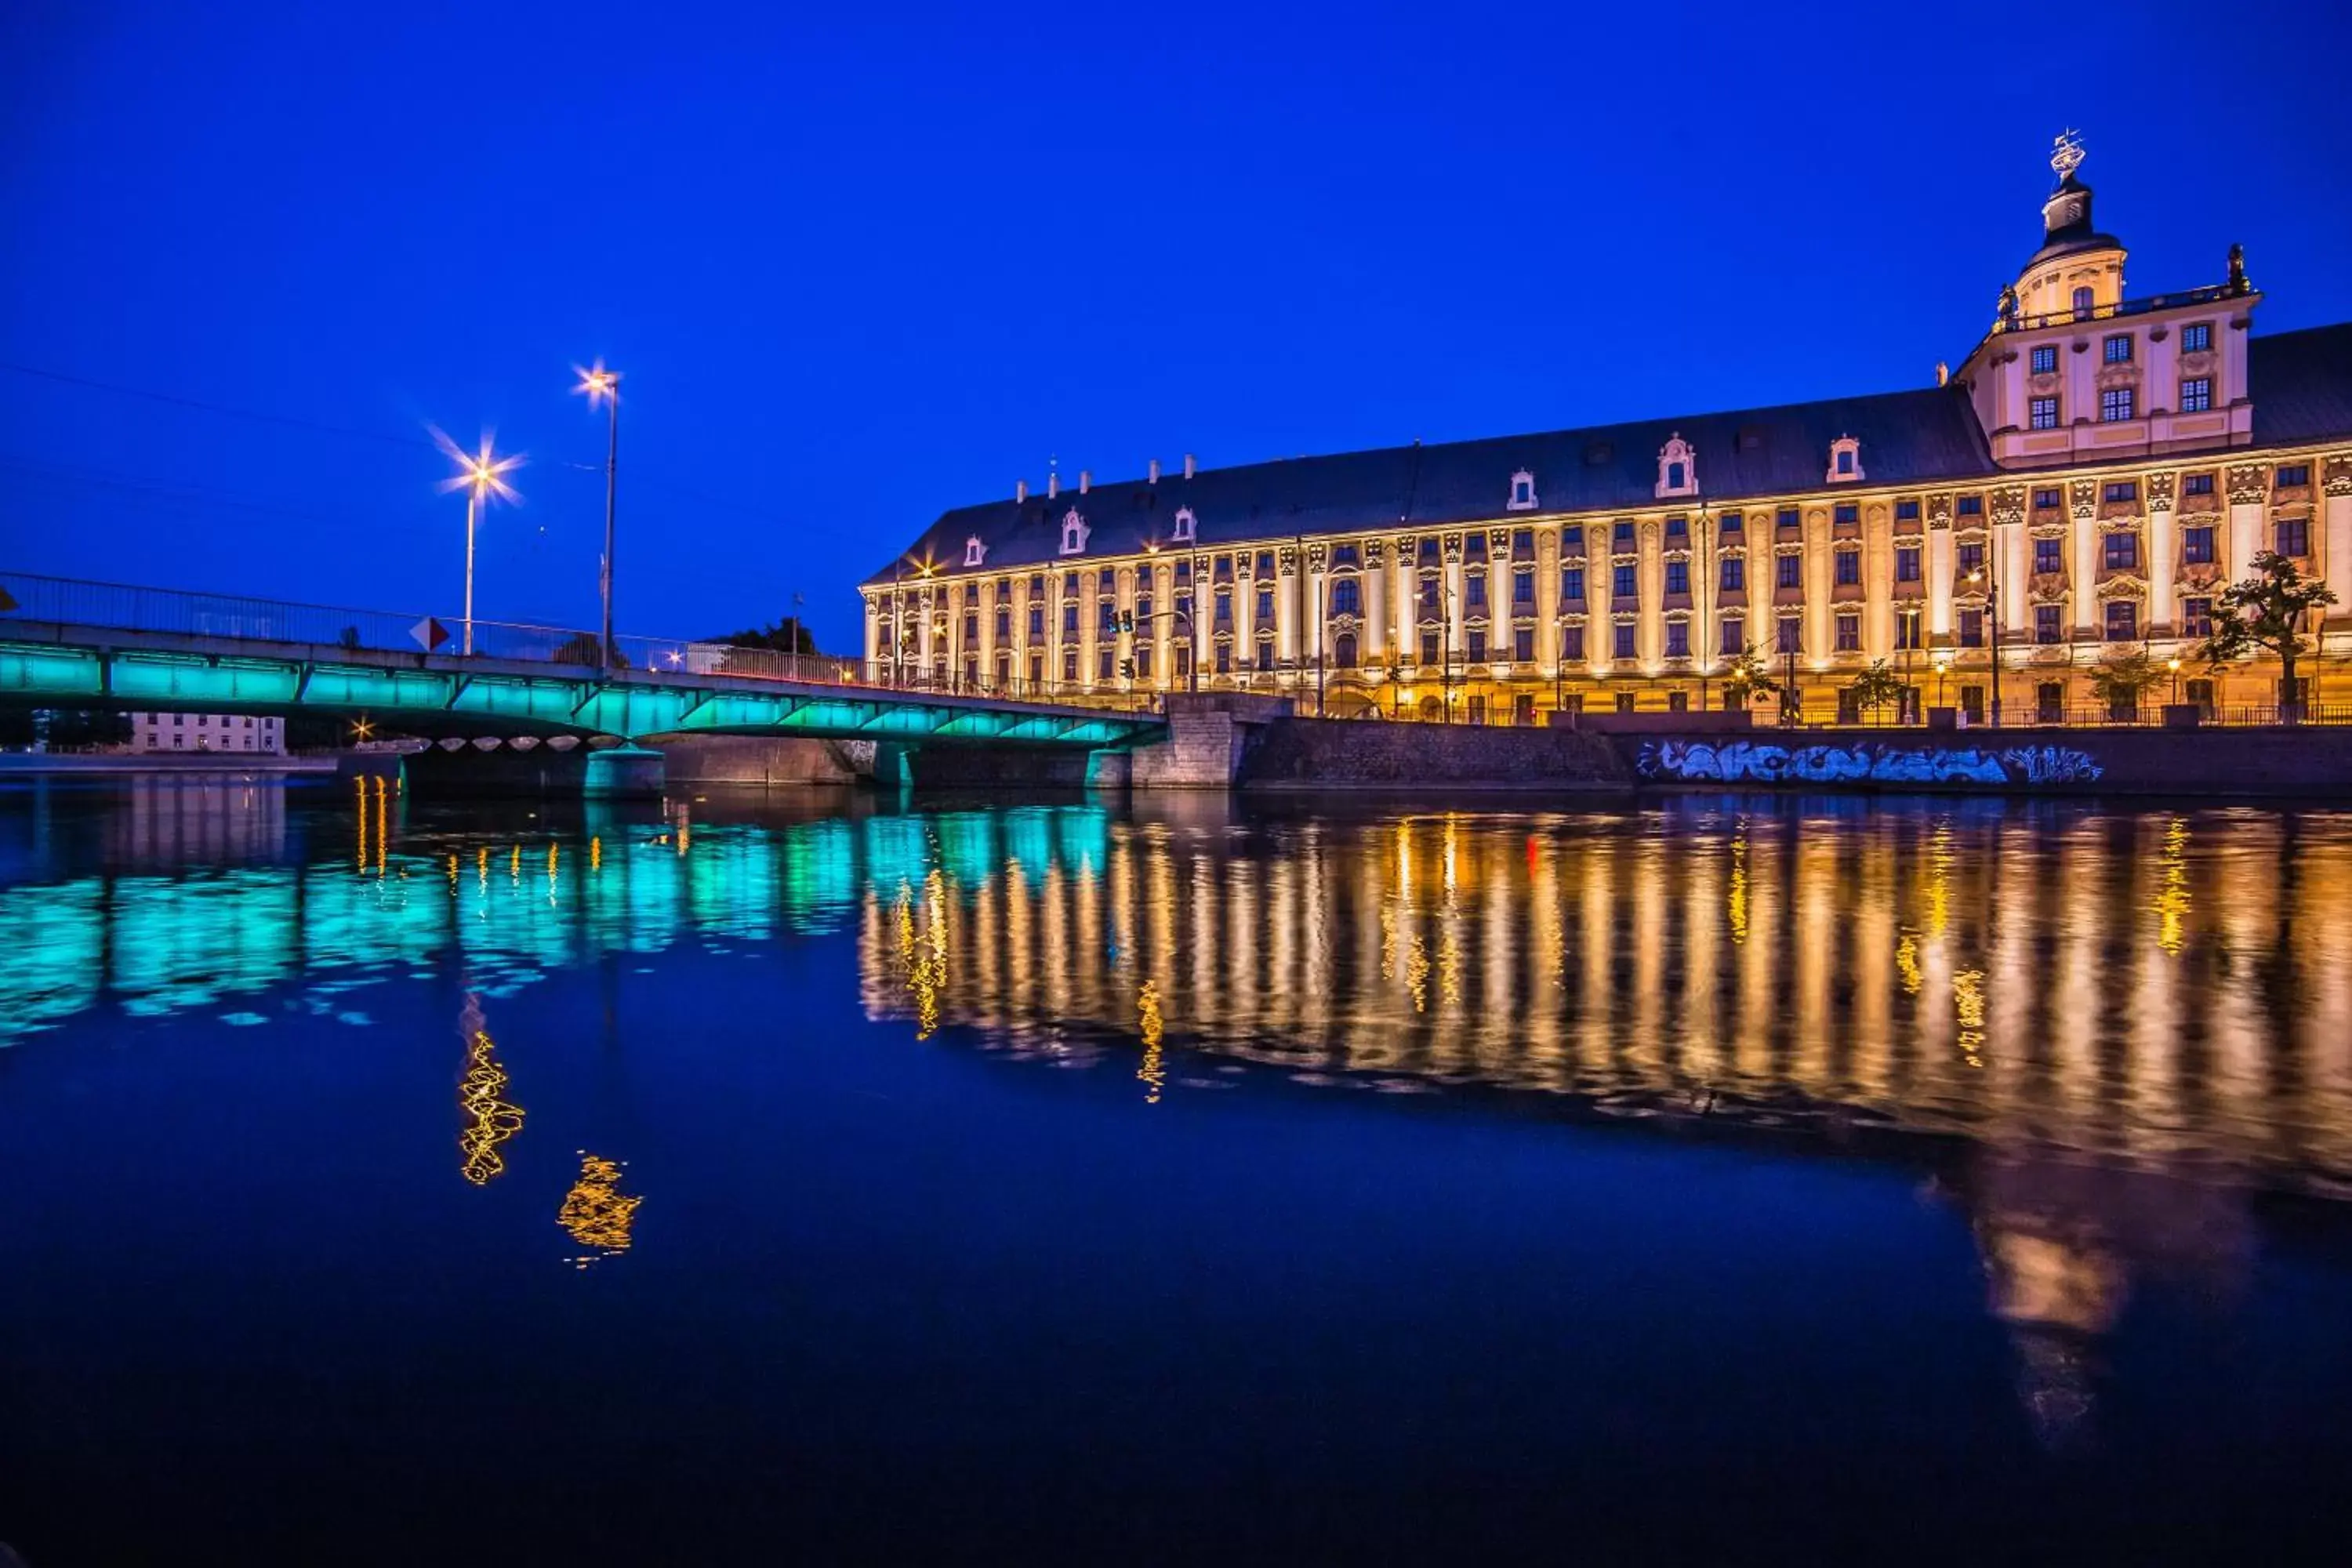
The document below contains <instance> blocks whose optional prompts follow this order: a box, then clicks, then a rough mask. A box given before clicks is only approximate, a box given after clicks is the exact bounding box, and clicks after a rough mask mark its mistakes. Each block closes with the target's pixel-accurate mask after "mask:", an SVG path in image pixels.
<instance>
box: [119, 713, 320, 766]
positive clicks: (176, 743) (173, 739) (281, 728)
mask: <svg viewBox="0 0 2352 1568" xmlns="http://www.w3.org/2000/svg"><path fill="white" fill-rule="evenodd" d="M131 750H132V751H134V752H239V753H244V752H250V753H252V754H254V755H256V756H260V755H264V754H267V755H269V756H280V755H283V754H284V752H285V751H286V721H284V720H282V719H257V718H256V717H254V716H253V715H252V714H250V713H133V714H131Z"/></svg>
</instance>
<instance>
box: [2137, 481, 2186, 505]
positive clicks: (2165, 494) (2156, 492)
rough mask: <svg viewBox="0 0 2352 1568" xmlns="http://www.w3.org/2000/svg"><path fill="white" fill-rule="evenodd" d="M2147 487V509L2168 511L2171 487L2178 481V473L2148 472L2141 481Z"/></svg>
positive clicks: (2170, 503) (2170, 502) (2170, 500)
mask: <svg viewBox="0 0 2352 1568" xmlns="http://www.w3.org/2000/svg"><path fill="white" fill-rule="evenodd" d="M2141 482H2142V483H2143V484H2145V485H2146V486H2147V510H2150V511H2170V510H2172V492H2173V487H2174V486H2176V485H2177V484H2179V482H2180V476H2179V475H2178V474H2150V475H2148V476H2147V479H2144V480H2143V481H2141Z"/></svg>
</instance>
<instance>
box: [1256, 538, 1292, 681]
mask: <svg viewBox="0 0 2352 1568" xmlns="http://www.w3.org/2000/svg"><path fill="white" fill-rule="evenodd" d="M1298 564H1299V563H1298V552H1297V550H1295V549H1293V548H1291V547H1289V546H1287V545H1286V546H1284V547H1283V549H1282V550H1281V552H1279V553H1277V554H1276V557H1275V574H1276V575H1275V580H1274V582H1273V583H1272V584H1263V583H1259V584H1253V586H1254V587H1268V586H1271V587H1272V588H1273V589H1274V591H1275V593H1274V661H1275V663H1276V664H1277V665H1281V666H1284V667H1286V668H1297V664H1298V634H1299V631H1300V627H1299V624H1298V623H1299V620H1300V619H1301V617H1300V616H1299V614H1298ZM1252 651H1253V654H1255V650H1252Z"/></svg>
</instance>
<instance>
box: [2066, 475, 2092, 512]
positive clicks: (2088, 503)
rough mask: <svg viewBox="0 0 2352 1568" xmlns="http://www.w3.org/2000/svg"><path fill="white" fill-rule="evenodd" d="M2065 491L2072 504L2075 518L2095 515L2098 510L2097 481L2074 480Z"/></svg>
mask: <svg viewBox="0 0 2352 1568" xmlns="http://www.w3.org/2000/svg"><path fill="white" fill-rule="evenodd" d="M2067 491H2068V496H2069V499H2070V500H2072V501H2073V503H2074V515H2075V516H2076V517H2082V518H2087V517H2092V516H2095V515H2096V513H2097V512H2098V510H2099V481H2098V480H2096V479H2076V480H2075V481H2074V483H2073V484H2072V485H2069V486H2068V487H2067Z"/></svg>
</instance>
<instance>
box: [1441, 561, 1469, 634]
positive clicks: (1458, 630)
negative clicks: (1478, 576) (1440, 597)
mask: <svg viewBox="0 0 2352 1568" xmlns="http://www.w3.org/2000/svg"><path fill="white" fill-rule="evenodd" d="M1440 612H1441V613H1442V614H1443V615H1444V616H1445V657H1446V659H1447V661H1448V662H1449V663H1453V664H1458V663H1460V662H1461V658H1462V655H1463V652H1464V650H1465V647H1466V643H1467V639H1465V637H1463V635H1462V634H1463V631H1464V627H1463V625H1462V536H1461V535H1460V534H1458V533H1449V534H1447V535H1446V536H1445V603H1444V605H1442V606H1440Z"/></svg>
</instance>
